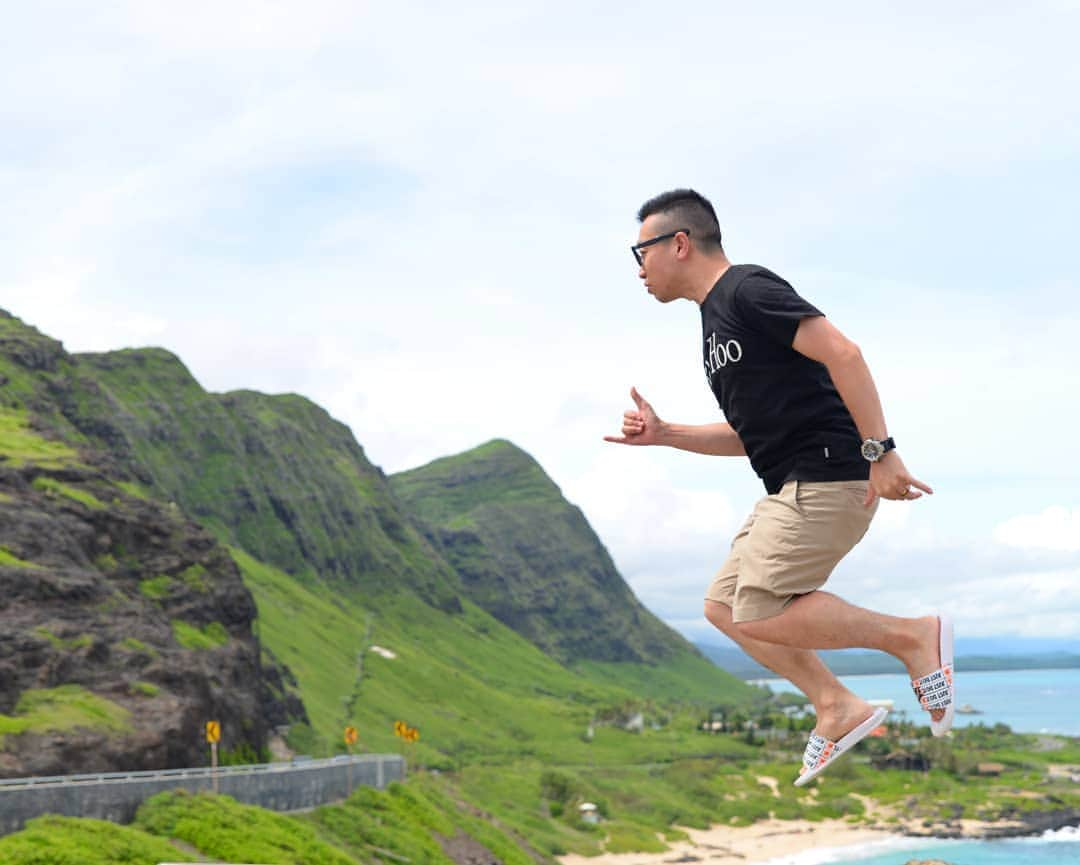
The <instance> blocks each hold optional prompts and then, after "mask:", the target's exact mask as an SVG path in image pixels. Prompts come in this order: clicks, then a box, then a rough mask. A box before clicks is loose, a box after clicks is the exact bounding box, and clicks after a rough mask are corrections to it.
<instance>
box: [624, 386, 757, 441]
mask: <svg viewBox="0 0 1080 865" xmlns="http://www.w3.org/2000/svg"><path fill="white" fill-rule="evenodd" d="M630 398H631V399H633V400H634V404H635V405H636V406H637V408H636V409H635V410H632V411H627V412H624V413H623V425H622V435H621V436H604V441H606V442H615V443H616V444H622V445H666V446H667V447H673V448H678V449H679V450H684V451H691V452H693V453H696V454H707V455H708V456H720V457H725V456H727V457H738V456H746V449H745V448H744V447H743V443H742V440H741V439H740V438H739V435H738V433H736V432H735V430H734V429H732V427H731V424H729V423H710V424H697V425H695V424H679V423H667V422H665V421H662V420H660V418H659V417H658V416H657V414H656V412H655V411H654V410H653V407H652V406H651V405H649V403H648V402H647V401H646V400H645V398H644V397H643V396H642V395H641V394H640V393H638V390H637V388H636V387H633V388H630Z"/></svg>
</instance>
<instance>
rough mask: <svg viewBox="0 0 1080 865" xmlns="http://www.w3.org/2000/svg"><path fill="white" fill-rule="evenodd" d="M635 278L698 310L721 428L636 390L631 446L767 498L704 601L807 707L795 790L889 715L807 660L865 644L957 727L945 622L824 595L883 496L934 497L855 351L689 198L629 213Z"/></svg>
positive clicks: (945, 722) (675, 197)
mask: <svg viewBox="0 0 1080 865" xmlns="http://www.w3.org/2000/svg"><path fill="white" fill-rule="evenodd" d="M638 221H639V222H640V223H641V229H640V231H639V233H638V242H637V243H636V244H635V245H634V246H633V247H632V250H633V253H634V257H635V259H636V260H637V263H638V276H639V277H640V278H641V279H642V280H644V282H645V287H646V288H647V289H648V291H649V293H650V294H652V295H653V296H654V297H655V298H656V299H657V300H658V301H660V302H661V303H670V302H671V301H673V300H677V299H680V298H682V299H686V300H692V301H694V302H695V303H697V304H698V305H699V306H700V307H701V321H702V330H703V351H704V358H705V373H706V377H707V378H708V381H709V386H710V387H711V388H712V391H713V393H714V394H715V396H716V399H717V401H718V403H719V405H720V408H721V409H722V411H723V413H724V416H725V418H726V422H725V423H714V424H704V425H698V426H690V425H685V424H676V423H667V422H665V421H663V420H661V419H660V417H659V416H658V415H657V413H656V411H655V410H654V409H653V407H652V406H651V405H650V404H649V403H648V402H647V401H646V400H645V399H644V398H643V397H642V396H641V394H640V393H638V391H637V389H636V388H633V389H631V391H630V395H631V397H632V399H633V401H634V403H635V408H634V409H633V410H631V411H627V412H626V413H625V414H624V415H623V425H622V435H621V436H606V437H605V440H606V441H610V442H616V443H618V444H626V445H667V446H670V447H676V448H680V449H682V450H686V451H692V452H694V453H700V454H708V455H715V456H744V455H745V456H748V457H749V458H750V464H751V466H752V467H753V468H754V469H755V471H756V472H757V474H758V475H759V476H760V477H761V479H762V481H763V482H764V484H765V489H766V492H767V493H768V495H766V497H765V498H764V499H762V500H761V501H760V502H758V503H757V505H756V507H755V508H754V511H753V513H752V514H751V515H750V517H749V518H748V519H747V520H746V522H745V524H744V525H743V526H742V528H741V529H740V530H739V531H738V533H737V534H736V535H735V539H734V541H733V542H732V547H731V553H730V555H729V556H728V558H727V560H726V561H725V563H724V564H723V566H722V567H721V568H720V571H719V573H718V574H717V576H716V578H715V579H714V580H713V582H712V584H711V585H710V586H709V588H708V590H707V592H706V600H705V617H706V618H707V619H708V620H709V621H710V622H711V623H712V624H713V625H715V626H716V627H717V628H718V629H720V630H721V631H722V632H723V633H725V634H727V635H728V636H729V637H730V638H731V639H733V640H734V641H735V642H736V643H738V644H739V645H740V646H741V647H742V648H743V649H744V650H745V651H746V652H747V654H749V655H750V656H751V657H753V658H754V659H755V660H757V661H758V662H759V663H761V664H764V665H765V666H766V667H768V668H769V669H770V670H773V671H775V672H776V673H777V674H779V675H781V676H783V677H784V678H786V679H789V680H790V681H791V682H793V683H794V684H795V685H796V686H797V687H798V688H799V689H800V690H801V691H802V692H803V693H804V694H806V696H807V697H808V698H809V699H810V701H811V702H812V703H813V705H814V710H815V712H816V713H817V726H816V727H815V729H814V732H813V733H812V734H811V736H810V740H809V742H808V743H807V746H806V752H805V754H804V757H803V766H802V768H801V769H800V775H799V777H798V778H797V779H796V781H795V784H796V785H797V786H801V785H803V784H805V783H807V782H808V781H810V780H811V779H812V778H814V777H816V776H817V775H818V774H819V773H820V772H821V771H823V770H824V769H825V768H826V767H827V766H828V765H830V764H831V763H832V761H833V760H835V759H836V758H837V757H839V756H840V755H841V754H843V753H845V752H846V751H847V750H849V749H850V748H851V747H852V746H853V745H854V744H855V743H857V742H858V741H859V740H861V739H862V738H864V737H865V736H867V735H868V734H869V733H870V732H871V731H872V730H873V729H874V728H876V727H877V726H879V725H880V724H881V722H882V721H883V720H884V719H885V715H886V714H887V712H886V710H884V709H878V710H875V709H874V708H873V707H872V706H871V705H870V704H869V703H867V702H866V701H865V700H863V699H861V698H860V697H858V696H856V695H855V694H853V693H852V692H851V691H849V690H848V689H847V688H845V687H844V686H843V685H842V684H841V683H840V682H839V681H838V680H837V678H836V677H835V676H834V675H833V674H832V673H831V672H830V671H829V670H828V668H827V667H826V666H825V665H824V664H823V663H822V661H821V659H820V658H819V657H818V655H817V654H816V652H814V651H813V650H815V649H844V648H854V647H861V648H870V649H878V650H881V651H884V652H888V653H889V654H891V655H894V656H895V657H897V658H899V659H900V660H901V661H902V662H903V663H904V665H905V667H906V668H907V670H908V673H909V674H910V675H911V678H912V686H913V688H914V690H915V693H916V696H917V697H918V699H919V701H920V703H921V705H922V706H923V708H924V709H926V710H928V711H929V712H930V716H931V728H932V730H933V732H934V734H935V735H944V734H945V733H946V732H948V730H949V728H950V727H951V725H952V715H953V704H954V702H955V691H954V686H953V669H952V664H953V658H952V654H953V648H952V644H953V634H952V623H951V621H950V620H949V618H948V617H946V616H926V617H924V618H916V619H907V618H897V617H894V616H886V615H881V614H879V613H875V612H872V611H870V610H865V609H861V608H859V607H855V606H852V605H851V604H848V603H847V602H845V601H843V600H841V599H840V598H839V597H837V596H836V595H833V594H830V593H828V592H825V591H822V588H821V587H822V586H823V585H824V583H825V581H826V580H827V579H828V577H829V574H830V573H831V572H832V570H833V568H834V567H835V566H836V564H837V562H839V561H840V559H842V558H843V557H844V556H845V555H846V554H847V553H848V552H849V551H850V550H851V549H852V547H854V546H855V544H857V543H858V542H859V540H860V539H861V538H862V536H863V535H864V534H865V532H866V530H867V528H868V527H869V525H870V521H871V519H872V518H873V515H874V513H875V511H876V509H877V504H878V502H877V500H878V499H879V498H885V499H898V500H904V501H913V500H915V499H917V498H919V497H920V496H921V495H922V494H923V493H932V492H933V491H932V490H931V489H930V487H929V486H927V485H926V484H924V483H922V482H921V481H919V480H916V479H915V478H914V477H912V475H911V474H910V473H909V472H908V470H907V468H905V466H904V463H903V461H902V460H901V459H900V455H899V453H898V452H897V450H896V448H895V445H894V442H893V440H892V438H890V437H889V434H888V431H887V429H886V426H885V417H884V414H883V412H882V408H881V403H880V401H879V399H878V394H877V389H876V388H875V386H874V381H873V379H872V378H871V376H870V371H869V369H868V368H867V366H866V363H865V362H864V360H863V357H862V354H861V353H860V351H859V348H858V346H857V345H855V343H853V342H852V341H851V340H849V339H848V338H847V337H845V336H844V335H843V334H842V333H841V332H840V331H839V330H837V329H836V328H835V327H834V326H833V325H832V324H831V323H830V322H829V321H828V320H827V319H826V318H825V316H824V315H823V314H822V313H821V312H820V311H819V310H818V309H817V308H815V307H814V306H812V305H811V304H809V303H807V302H806V301H805V300H803V299H802V298H801V297H800V296H799V295H798V294H796V293H795V291H794V289H793V288H792V287H791V286H790V285H789V284H788V283H787V282H785V281H784V280H783V279H781V278H780V277H779V276H777V275H776V274H774V273H771V272H770V271H768V270H766V269H764V268H762V267H757V266H754V265H735V266H732V264H731V262H729V261H728V259H727V256H726V255H725V253H724V249H723V246H722V244H721V237H720V226H719V224H718V222H717V219H716V213H715V211H714V210H713V207H712V205H711V204H710V203H709V202H708V200H707V199H705V198H704V197H702V196H701V195H699V194H698V193H696V192H694V191H693V190H689V189H677V190H673V191H671V192H666V193H664V194H663V195H659V196H657V197H656V198H653V199H651V200H649V201H647V202H646V203H645V204H644V205H643V206H642V207H641V209H640V211H639V212H638Z"/></svg>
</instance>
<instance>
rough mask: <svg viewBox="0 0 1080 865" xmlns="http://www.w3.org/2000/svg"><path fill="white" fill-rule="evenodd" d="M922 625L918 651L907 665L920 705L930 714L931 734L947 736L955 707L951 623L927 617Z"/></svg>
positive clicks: (946, 618) (922, 620)
mask: <svg viewBox="0 0 1080 865" xmlns="http://www.w3.org/2000/svg"><path fill="white" fill-rule="evenodd" d="M919 622H920V625H921V628H920V630H921V634H920V639H919V651H918V653H917V654H916V655H915V656H913V657H912V658H911V659H909V661H908V665H907V666H908V674H909V675H910V676H911V687H912V689H913V690H914V691H915V696H916V698H917V699H918V700H919V704H920V705H921V706H922V707H923V708H924V709H925V710H926V711H928V712H929V713H930V729H931V732H933V734H934V735H935V736H944V735H945V734H946V733H947V732H949V729H950V728H951V727H952V721H953V711H954V709H955V703H956V690H955V689H956V686H955V684H954V682H953V626H952V621H951V620H950V619H949V617H948V616H927V617H926V618H923V619H920V620H919Z"/></svg>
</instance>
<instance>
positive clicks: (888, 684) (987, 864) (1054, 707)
mask: <svg viewBox="0 0 1080 865" xmlns="http://www.w3.org/2000/svg"><path fill="white" fill-rule="evenodd" d="M760 681H761V683H762V684H766V685H768V686H769V687H770V688H771V689H772V690H774V691H778V692H782V691H791V692H798V689H797V688H796V687H795V686H794V685H792V684H791V683H790V682H786V681H783V680H779V679H764V680H760ZM841 681H842V682H843V683H844V685H845V686H847V687H848V688H850V689H851V690H852V691H854V692H855V693H857V694H859V695H860V696H862V697H864V698H866V699H868V700H893V701H894V703H893V704H894V706H895V709H894V712H906V713H907V716H908V718H909V719H918V717H919V716H922V717H926V716H925V715H923V713H922V712H921V711H919V710H918V707H917V705H916V703H915V697H914V695H913V694H912V693H911V683H910V682H909V681H908V678H907V677H906V676H903V675H899V676H897V675H884V676H842V677H841ZM956 697H957V700H956V701H957V704H958V705H960V706H963V705H965V704H970V705H971V706H972V707H973V708H975V709H977V710H979V712H980V713H981V714H977V715H975V714H972V715H961V714H957V715H956V721H955V725H956V726H964V725H968V724H980V723H981V724H987V725H993V724H997V723H1003V724H1008V725H1009V726H1010V727H1012V729H1013V730H1015V731H1016V732H1018V733H1060V734H1064V735H1067V736H1080V670H1002V671H987V672H976V673H965V672H964V671H963V669H960V670H957V674H956ZM920 859H940V860H942V861H945V862H949V863H953V865H1080V827H1075V826H1074V827H1067V828H1065V829H1060V830H1058V831H1056V832H1047V833H1045V834H1044V835H1042V836H1040V837H1034V838H1002V839H995V840H992V841H943V840H937V839H915V838H899V837H898V838H890V839H888V840H885V841H881V842H874V843H871V844H864V845H860V846H858V847H837V848H833V849H819V850H808V851H806V852H804V853H799V854H796V855H794V856H786V857H783V858H781V859H773V860H770V862H769V863H768V865H826V863H831V862H842V863H845V865H904V863H906V862H910V861H912V860H920Z"/></svg>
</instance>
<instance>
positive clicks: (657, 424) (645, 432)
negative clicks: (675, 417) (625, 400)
mask: <svg viewBox="0 0 1080 865" xmlns="http://www.w3.org/2000/svg"><path fill="white" fill-rule="evenodd" d="M630 398H631V399H632V400H633V401H634V405H636V406H637V409H636V410H633V411H626V412H623V421H622V435H621V436H604V441H606V442H614V443H615V444H620V445H656V444H660V433H661V431H662V430H663V427H664V422H663V421H662V420H660V418H658V417H657V416H656V412H655V411H653V407H652V406H651V405H649V403H648V402H646V401H645V397H643V396H642V395H641V394H640V393H638V389H637V388H636V387H632V388H630Z"/></svg>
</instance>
